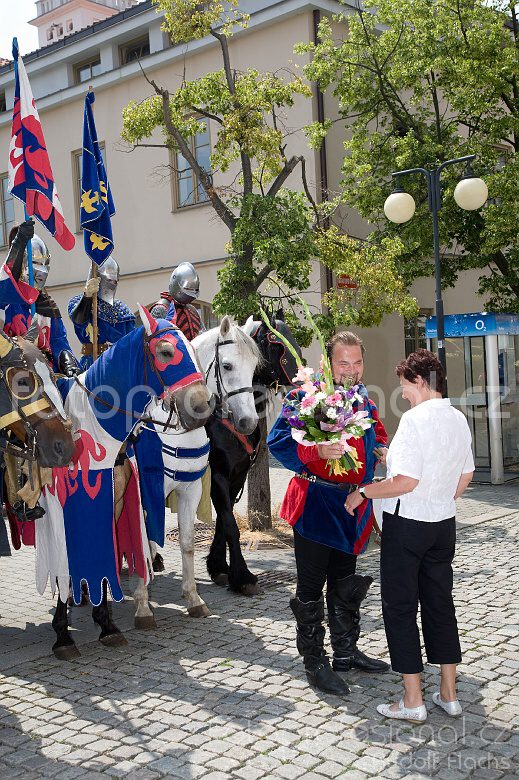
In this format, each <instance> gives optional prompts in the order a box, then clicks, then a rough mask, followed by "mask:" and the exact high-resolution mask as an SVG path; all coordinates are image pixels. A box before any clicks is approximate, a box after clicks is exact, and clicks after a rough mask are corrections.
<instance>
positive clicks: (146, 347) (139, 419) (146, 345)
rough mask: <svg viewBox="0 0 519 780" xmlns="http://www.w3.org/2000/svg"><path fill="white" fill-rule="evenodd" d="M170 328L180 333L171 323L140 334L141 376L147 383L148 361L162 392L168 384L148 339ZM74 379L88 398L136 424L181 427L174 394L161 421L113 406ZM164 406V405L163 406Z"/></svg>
mask: <svg viewBox="0 0 519 780" xmlns="http://www.w3.org/2000/svg"><path fill="white" fill-rule="evenodd" d="M172 330H176V331H178V333H182V331H181V330H180V328H178V327H177V326H176V325H173V323H172V324H171V325H170V326H169V327H168V328H162V329H161V330H156V331H154V332H153V333H151V334H150V335H149V336H146V332H145V331H144V330H143V334H142V342H143V355H144V357H143V377H144V382H145V384H147V383H148V370H147V366H148V361H149V364H150V366H151V370H152V371H153V373H154V374H155V376H156V377H157V379H158V380H159V382H160V385H161V387H162V389H163V391H164V392H166V390H167V389H168V385H167V384H166V383H165V382H164V380H163V379H162V376H161V375H160V371H158V370H157V368H156V366H155V362H154V359H153V353H152V351H151V349H150V341H151V340H152V339H156V338H160V336H162V335H164V334H166V333H170V332H171V331H172ZM74 379H75V381H76V383H77V384H78V385H79V387H81V388H82V390H84V392H85V393H86V394H87V395H88V397H89V398H93V400H94V401H97V402H98V403H100V404H102V405H103V406H106V407H107V408H108V409H110V410H111V411H114V412H117V413H118V414H124V415H126V417H131V418H132V420H134V421H135V423H136V425H138V424H139V423H148V424H150V425H160V426H162V427H163V428H164V430H166V428H171V429H173V430H179V429H180V428H181V425H180V414H179V411H178V406H177V400H176V398H175V396H174V395H172V396H171V401H170V406H169V410H168V411H169V417H168V419H167V421H166V422H163V421H162V420H155V419H154V418H153V417H152V416H151V415H149V414H148V415H145V414H136V413H135V412H131V411H130V412H129V411H128V409H122V408H121V407H120V406H115V404H111V403H109V402H108V401H105V399H104V398H101V397H100V396H98V395H96V393H93V392H92V390H89V389H88V387H85V385H83V384H82V383H81V382H80V381H79V379H78V377H77V376H74ZM163 408H164V407H163ZM173 414H175V415H176V419H177V422H176V423H172V422H171V418H172V417H173Z"/></svg>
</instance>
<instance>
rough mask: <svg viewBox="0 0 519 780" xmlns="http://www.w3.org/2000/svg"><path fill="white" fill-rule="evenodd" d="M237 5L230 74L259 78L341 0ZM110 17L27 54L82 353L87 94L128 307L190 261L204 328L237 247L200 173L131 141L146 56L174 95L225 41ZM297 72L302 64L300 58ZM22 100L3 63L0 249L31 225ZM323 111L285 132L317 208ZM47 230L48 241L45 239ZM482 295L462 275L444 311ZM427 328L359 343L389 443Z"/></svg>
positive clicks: (63, 275)
mask: <svg viewBox="0 0 519 780" xmlns="http://www.w3.org/2000/svg"><path fill="white" fill-rule="evenodd" d="M69 2H74V3H75V2H77V0H69ZM64 5H66V2H65V3H64ZM104 5H105V6H116V5H118V3H115V2H113V3H112V2H106V3H105V4H104ZM126 5H130V4H125V6H126ZM240 7H241V8H242V9H243V10H245V11H248V12H249V13H250V14H251V20H250V24H249V27H248V29H247V30H246V31H243V32H240V33H238V34H236V35H235V36H234V37H233V39H232V41H231V45H230V48H231V57H232V60H233V66H234V67H236V68H238V69H245V68H247V67H256V68H258V69H259V70H260V71H261V70H265V69H269V70H272V71H276V70H278V69H281V68H284V67H286V65H287V63H289V62H291V61H292V62H293V61H294V60H296V59H299V58H296V57H295V56H294V54H293V47H294V45H295V44H296V43H298V42H300V41H309V40H313V39H314V35H315V24H316V22H317V20H318V16H316V15H317V14H330V13H333V12H334V11H337V10H338V9H339V6H338V4H337V3H336V2H334V1H333V0H313V2H307V1H306V0H243V2H241V3H240ZM341 8H343V6H341ZM105 10H106V12H107V14H106V18H105V19H104V20H102V21H100V22H99V23H96V24H95V25H94V26H93V27H90V28H87V29H84V30H82V31H79V32H77V33H71V34H70V35H68V36H66V37H65V38H64V39H63V40H60V41H58V42H56V43H50V44H49V45H46V46H44V47H43V48H40V49H39V50H38V51H36V52H33V53H31V54H29V55H27V56H25V57H24V61H25V64H26V68H27V71H28V74H29V78H30V81H31V85H32V88H33V92H34V96H35V99H36V102H37V106H38V109H39V113H40V118H41V121H42V125H43V131H44V134H45V139H46V142H47V146H48V150H49V154H50V159H51V163H52V166H53V170H54V176H55V180H56V182H57V185H58V189H59V193H60V198H61V202H62V204H63V207H64V211H65V217H66V221H67V224H68V225H69V227H70V228H71V229H72V230H74V231H75V232H76V247H75V249H74V250H72V251H71V252H68V253H67V252H64V251H63V250H61V249H60V247H59V246H58V245H57V244H56V242H55V241H54V240H53V239H51V238H47V237H46V236H44V237H45V240H46V241H47V242H48V244H49V247H50V248H51V251H52V270H51V276H50V278H49V282H50V292H51V294H52V295H53V297H54V298H55V300H56V302H57V303H58V305H59V307H60V309H61V310H62V313H63V316H64V321H65V324H66V326H67V330H68V332H69V334H70V340H71V344H72V345H73V347H74V348H77V346H78V345H77V341H76V340H75V337H74V335H73V329H72V327H71V324H70V321H69V319H68V316H67V313H66V311H67V302H68V300H69V298H70V297H71V296H72V295H74V294H76V293H77V292H79V291H81V289H82V287H83V284H84V280H85V278H86V275H87V273H88V268H89V262H88V259H87V257H86V255H85V253H84V251H83V239H82V234H81V233H80V232H79V223H78V204H79V182H80V167H79V161H80V152H81V144H82V119H83V102H84V96H85V93H86V90H87V89H88V87H89V86H90V85H91V86H92V87H93V88H94V90H95V95H96V101H95V105H94V113H95V119H96V125H97V132H98V138H99V140H100V141H101V142H102V144H103V146H104V154H105V160H106V167H107V172H108V178H109V181H110V186H111V189H112V193H113V197H114V201H115V205H116V209H117V213H116V215H115V217H114V219H113V229H114V237H115V252H114V257H115V258H116V259H117V260H118V262H119V263H120V266H121V274H122V275H121V281H120V285H119V290H118V293H119V297H121V298H122V299H123V300H124V301H125V302H126V303H127V304H128V305H130V306H131V307H132V308H133V309H134V310H135V309H136V306H137V302H141V303H150V302H152V301H154V300H156V299H157V297H158V296H159V294H160V292H161V290H163V289H165V288H167V284H168V279H169V275H170V271H171V269H172V267H173V266H175V265H177V264H178V263H179V262H182V261H186V260H189V261H191V262H192V263H194V265H195V267H196V268H197V271H198V273H199V275H200V281H201V299H202V301H203V306H202V309H203V314H204V318H205V320H206V323H207V324H211V323H212V322H213V320H212V318H211V301H212V299H213V297H214V295H215V293H216V292H217V290H218V282H217V277H216V273H217V271H218V269H219V268H220V267H221V266H222V264H223V262H224V259H225V257H226V243H227V241H228V238H229V234H228V231H227V229H226V228H225V226H224V225H223V223H221V222H220V221H219V220H218V218H217V217H216V216H215V214H214V212H213V210H212V208H211V207H210V206H209V205H208V204H207V203H205V202H204V201H203V195H202V196H199V194H198V189H197V187H196V182H193V181H192V179H191V178H190V174H189V173H188V172H186V173H185V175H184V174H183V175H181V176H178V175H173V176H172V175H171V174H170V171H169V170H168V167H167V166H168V163H169V158H168V153H167V151H166V150H165V149H141V150H135V151H132V152H129V151H128V149H127V148H126V147H125V145H124V144H123V142H122V141H121V139H120V132H121V125H122V119H121V115H122V110H123V108H124V107H125V106H126V105H127V104H128V102H129V101H130V100H135V101H139V100H142V99H144V98H146V97H147V96H149V95H150V86H149V85H148V84H147V82H146V80H145V79H144V77H143V75H142V72H141V69H140V65H139V62H138V61H137V60H138V59H140V63H141V64H142V67H143V68H145V70H146V72H147V73H148V75H149V76H150V77H152V78H153V79H154V80H156V81H157V82H158V83H159V84H161V85H164V86H166V87H167V88H168V89H170V90H174V89H175V88H177V87H178V86H179V85H180V84H181V80H182V78H183V75H184V71H185V76H186V78H187V79H192V78H196V77H197V76H201V75H203V74H205V73H207V72H208V71H210V70H214V69H217V68H219V67H220V58H219V48H218V46H217V43H216V42H215V41H214V40H213V39H212V38H211V39H209V38H208V39H204V40H201V41H195V42H193V43H190V44H188V45H184V44H183V45H180V46H172V45H171V43H170V41H169V40H168V37H167V36H166V34H165V33H164V32H163V31H162V30H161V22H162V19H161V16H160V15H157V13H156V11H155V9H154V7H153V6H152V5H151V2H150V0H146V1H145V2H142V3H139V4H137V5H133V6H132V7H128V8H127V7H125V8H124V10H122V11H119V12H117V13H112V11H113V8H111V9H109V8H108V7H107V8H105ZM65 12H66V9H65ZM23 54H24V53H23V52H22V55H23ZM299 62H300V64H303V61H301V60H300V59H299ZM13 90H14V73H13V70H12V67H11V66H10V65H4V66H3V67H0V95H3V97H4V98H5V105H6V111H4V112H3V113H0V149H3V150H4V156H3V159H4V165H3V166H2V164H1V163H0V176H1V177H2V181H1V184H2V185H3V189H2V193H3V200H2V204H1V205H2V211H1V218H2V226H1V227H2V230H1V231H0V243H3V246H2V247H0V252H5V251H6V249H7V247H6V245H5V244H6V236H7V233H8V229H9V226H10V224H12V221H13V219H14V218H16V220H17V221H20V220H21V219H22V218H23V217H22V209H21V207H20V205H19V204H15V205H14V213H13V204H12V202H10V201H9V197H8V195H7V190H6V180H5V177H6V173H7V151H8V148H9V137H10V131H11V108H12V101H13ZM334 110H335V107H334V105H333V102H332V100H331V98H330V97H328V96H326V97H325V99H324V112H325V115H333V112H334ZM318 111H319V107H318V101H317V96H314V98H313V99H312V100H307V99H303V98H301V99H299V100H297V102H296V104H295V106H294V108H293V109H291V110H290V114H289V115H288V116H287V117H286V123H287V125H288V126H289V128H290V130H291V134H290V135H289V138H288V147H287V154H289V155H290V154H304V155H305V157H306V159H307V171H308V179H309V182H310V185H311V187H312V189H313V191H314V195H315V197H316V198H317V199H318V200H319V199H320V197H321V193H320V180H321V165H322V160H320V157H319V154H318V153H314V152H313V151H312V150H310V149H309V148H308V145H307V143H306V139H305V136H304V133H303V128H304V126H305V125H307V124H309V123H310V122H312V121H315V120H316V119H317V118H318ZM343 133H344V129H343V128H342V129H341V125H340V124H338V125H336V127H335V129H334V131H333V132H332V134H331V135H330V137H329V138H328V140H327V144H326V155H327V157H326V167H327V171H328V186H329V189H330V191H335V190H338V189H339V185H340V176H341V173H340V171H341V162H342V158H343V146H342V142H343ZM214 140H215V128H214V127H211V124H209V127H208V132H207V134H205V136H202V137H200V138H197V140H196V148H195V152H196V153H197V155H200V159H201V160H204V159H207V158H208V150H209V148H210V145H211V144H212V143H214ZM1 159H2V156H1V154H0V160H1ZM233 175H234V173H233V172H232V171H230V172H229V173H228V174H227V175H226V176H225V177H223V176H221V175H219V174H215V185H216V186H220V185H224V184H226V183H228V181H229V180H230V179H232V177H233ZM287 185H288V186H289V187H293V188H294V189H299V188H300V186H301V185H300V178H299V177H298V176H296V175H295V174H293V175H292V177H291V178H290V179H289V180H288V182H287ZM344 227H345V228H346V230H347V231H348V233H349V234H350V235H352V236H358V237H362V236H365V235H366V233H367V231H368V226H367V225H366V224H365V223H364V222H363V221H362V220H361V219H360V218H359V217H358V215H357V214H356V213H355V212H353V211H351V212H347V213H346V214H345V219H344ZM39 232H40V233H41V234H42V236H43V233H44V231H43V229H41V230H40V231H39ZM287 262H289V258H287ZM326 284H327V279H326V275H325V273H324V272H323V271H322V270H321V269H320V268H318V267H316V268H315V272H314V277H313V280H312V291H313V292H312V293H311V294H310V298H311V299H312V302H314V303H319V301H320V295H321V293H322V290H323V289H325V286H326ZM476 286H477V275H476V274H475V273H472V272H469V273H466V274H464V275H463V278H462V279H460V282H459V283H458V285H457V286H456V288H454V289H452V290H447V291H446V292H445V312H446V313H454V312H455V313H461V312H477V311H481V309H482V307H483V303H482V301H481V299H479V298H478V297H477V295H476V293H475V289H476ZM413 293H414V294H415V295H416V297H417V300H418V303H419V306H420V307H421V309H422V310H423V312H424V313H432V309H433V306H434V283H433V280H432V279H423V280H419V281H417V282H416V283H415V285H414V286H413ZM422 325H423V322H422V321H418V322H416V323H407V324H406V323H404V321H403V319H402V318H400V317H397V316H390V317H387V318H386V319H385V320H384V322H383V323H382V325H381V326H380V327H379V328H375V329H370V330H365V331H364V332H362V334H361V335H362V337H363V338H364V341H365V345H366V349H367V355H366V375H365V381H366V384H367V385H368V386H370V388H371V391H372V395H373V398H374V400H375V401H377V402H378V403H379V405H380V411H381V413H382V417H383V418H384V419H385V421H386V423H387V427H388V430H389V431H390V432H391V433H393V432H394V431H395V429H396V426H397V424H398V419H399V415H400V413H401V411H402V410H403V409H404V406H403V405H402V403H401V401H400V399H399V397H398V392H395V388H396V387H397V380H396V377H395V374H394V368H395V365H396V363H397V362H398V361H399V360H401V359H402V358H403V357H404V356H405V354H406V348H407V350H408V351H409V350H411V349H412V348H413V347H416V346H419V345H420V343H421V342H422V338H423V337H422ZM307 357H308V360H309V363H315V361H316V360H317V359H318V355H317V353H316V349H315V348H312V349H310V350H308V354H307Z"/></svg>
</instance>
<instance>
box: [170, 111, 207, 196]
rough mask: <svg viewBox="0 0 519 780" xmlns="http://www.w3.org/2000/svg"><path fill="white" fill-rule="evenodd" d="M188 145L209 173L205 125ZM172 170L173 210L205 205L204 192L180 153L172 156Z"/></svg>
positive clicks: (198, 161)
mask: <svg viewBox="0 0 519 780" xmlns="http://www.w3.org/2000/svg"><path fill="white" fill-rule="evenodd" d="M189 144H190V146H191V151H192V152H193V155H194V157H195V159H196V161H197V163H198V164H199V165H201V166H202V168H204V169H205V170H206V171H207V172H208V173H209V172H210V171H211V161H210V155H211V139H210V137H209V127H208V125H207V123H205V125H204V129H203V130H202V132H200V133H197V134H196V136H195V137H194V138H191V139H190V141H189ZM174 168H175V172H174V182H175V186H174V201H175V208H177V209H181V208H185V207H186V206H195V205H196V204H197V203H205V202H206V201H207V200H208V197H207V195H206V192H205V190H204V188H203V187H202V185H201V184H200V182H199V181H198V178H197V176H196V175H195V174H194V173H193V171H192V170H191V168H190V165H189V163H188V162H187V160H186V159H185V157H184V156H183V155H182V154H180V152H177V153H176V154H175V155H174Z"/></svg>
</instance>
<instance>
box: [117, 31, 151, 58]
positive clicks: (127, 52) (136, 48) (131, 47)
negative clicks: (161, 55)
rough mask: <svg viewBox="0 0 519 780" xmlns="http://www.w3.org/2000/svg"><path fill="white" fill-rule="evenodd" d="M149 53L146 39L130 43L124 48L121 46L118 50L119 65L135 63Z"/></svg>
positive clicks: (148, 42) (148, 44)
mask: <svg viewBox="0 0 519 780" xmlns="http://www.w3.org/2000/svg"><path fill="white" fill-rule="evenodd" d="M149 53H150V39H149V38H148V37H146V38H141V39H139V40H138V41H132V42H131V43H127V44H126V45H125V46H121V48H120V49H119V58H120V62H121V65H126V63H128V62H135V61H136V60H141V59H142V58H143V57H146V56H147V55H148V54H149Z"/></svg>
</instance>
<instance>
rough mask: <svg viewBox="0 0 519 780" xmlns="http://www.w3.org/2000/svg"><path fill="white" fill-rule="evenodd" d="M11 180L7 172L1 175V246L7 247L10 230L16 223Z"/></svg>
mask: <svg viewBox="0 0 519 780" xmlns="http://www.w3.org/2000/svg"><path fill="white" fill-rule="evenodd" d="M8 184H9V180H8V177H7V174H6V173H4V174H2V176H0V185H1V197H0V246H2V247H5V246H7V244H8V241H9V231H10V230H11V228H12V226H13V225H14V203H13V196H12V195H11V193H10V192H9V189H8Z"/></svg>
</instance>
